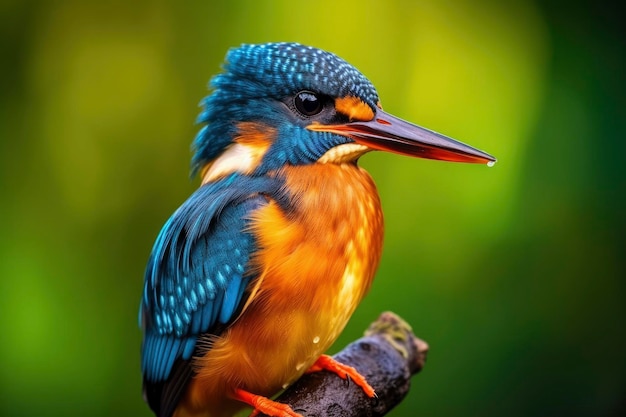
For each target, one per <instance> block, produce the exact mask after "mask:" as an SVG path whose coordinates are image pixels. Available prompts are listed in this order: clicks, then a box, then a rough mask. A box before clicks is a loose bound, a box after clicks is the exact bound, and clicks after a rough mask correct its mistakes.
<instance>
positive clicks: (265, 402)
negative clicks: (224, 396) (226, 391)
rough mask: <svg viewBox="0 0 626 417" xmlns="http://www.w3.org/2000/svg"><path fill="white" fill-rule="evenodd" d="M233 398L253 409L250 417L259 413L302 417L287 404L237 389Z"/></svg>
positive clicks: (282, 416) (276, 416)
mask: <svg viewBox="0 0 626 417" xmlns="http://www.w3.org/2000/svg"><path fill="white" fill-rule="evenodd" d="M233 398H234V399H236V400H239V401H241V402H244V403H246V404H248V405H250V406H252V407H253V408H254V411H253V412H252V414H250V417H253V416H256V415H258V414H259V413H263V414H267V415H268V416H272V417H302V414H298V413H296V412H295V411H293V410H292V409H291V407H289V406H288V405H287V404H283V403H279V402H276V401H272V400H270V399H269V398H266V397H263V396H261V395H256V394H252V393H251V392H248V391H244V390H242V389H239V388H237V389H236V390H235V392H234V395H233Z"/></svg>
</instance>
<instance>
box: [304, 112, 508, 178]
mask: <svg viewBox="0 0 626 417" xmlns="http://www.w3.org/2000/svg"><path fill="white" fill-rule="evenodd" d="M308 128H309V129H311V130H318V131H327V132H333V133H336V134H339V135H343V136H347V137H349V138H351V139H353V140H354V141H355V142H357V143H360V144H362V145H365V146H367V147H369V148H372V149H377V150H381V151H389V152H394V153H398V154H402V155H408V156H414V157H418V158H426V159H438V160H442V161H453V162H471V163H481V164H487V165H489V166H491V165H493V164H494V163H495V162H496V158H494V157H493V156H491V155H489V154H488V153H485V152H483V151H480V150H478V149H476V148H473V147H471V146H468V145H466V144H464V143H462V142H459V141H456V140H454V139H452V138H449V137H447V136H444V135H442V134H439V133H437V132H433V131H432V130H428V129H425V128H423V127H421V126H417V125H414V124H413V123H409V122H406V121H404V120H402V119H400V118H398V117H395V116H393V115H391V114H389V113H386V112H384V111H383V110H381V109H376V114H375V116H374V118H373V119H372V120H370V121H366V122H364V121H354V122H349V123H346V124H342V125H321V124H313V125H310V126H308Z"/></svg>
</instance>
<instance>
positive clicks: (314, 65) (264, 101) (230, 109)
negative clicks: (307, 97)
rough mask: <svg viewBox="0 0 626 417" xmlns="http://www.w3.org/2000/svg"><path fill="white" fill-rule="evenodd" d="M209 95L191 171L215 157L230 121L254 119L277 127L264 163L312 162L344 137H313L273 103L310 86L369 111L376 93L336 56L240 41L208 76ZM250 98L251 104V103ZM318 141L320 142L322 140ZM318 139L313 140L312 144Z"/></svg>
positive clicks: (232, 130) (231, 128) (227, 140)
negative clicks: (352, 99) (348, 98)
mask: <svg viewBox="0 0 626 417" xmlns="http://www.w3.org/2000/svg"><path fill="white" fill-rule="evenodd" d="M320 86H321V87H322V88H323V90H320ZM210 87H212V89H213V93H212V94H211V95H210V96H208V97H207V98H206V99H204V100H203V103H202V104H203V106H204V110H203V111H202V113H201V114H200V115H199V117H198V122H199V123H205V124H206V125H205V126H204V127H203V128H202V129H201V130H200V132H199V133H198V135H197V136H196V138H195V140H194V143H193V148H194V150H195V154H194V156H193V159H192V174H196V173H197V172H198V170H199V169H201V168H202V167H203V166H204V165H205V164H206V163H208V162H209V161H211V160H213V159H214V158H216V157H217V156H218V155H219V154H220V153H222V152H223V151H224V149H225V148H226V147H227V146H228V145H230V144H231V141H232V138H233V137H234V136H235V134H236V124H235V122H245V121H258V122H262V123H264V124H266V125H268V126H272V127H276V128H280V129H281V134H280V135H279V136H280V137H281V138H288V139H289V143H283V144H279V145H278V146H282V147H283V148H284V149H281V150H279V152H276V153H274V154H272V155H268V156H269V157H270V158H274V159H275V161H273V162H272V161H268V164H269V165H270V167H271V165H275V166H279V165H280V164H284V163H302V162H308V161H309V160H310V162H313V161H314V160H315V159H317V158H319V157H320V156H321V154H323V152H324V151H325V150H327V149H328V148H329V147H332V146H336V145H337V144H339V143H341V142H342V141H344V142H345V141H346V139H345V138H344V137H336V138H331V137H329V136H330V135H320V134H317V135H316V138H312V137H311V135H309V134H308V132H306V131H304V126H303V125H302V124H300V125H298V123H297V121H296V120H286V119H285V112H284V111H282V110H284V109H281V108H278V107H277V104H276V103H280V102H282V100H284V99H285V98H286V97H290V96H293V95H294V94H296V93H297V92H298V91H301V90H313V91H315V92H317V93H321V94H325V95H327V96H330V97H346V96H354V97H359V98H360V99H361V100H362V101H363V102H364V103H366V104H368V105H369V106H370V107H371V108H372V109H374V108H375V107H376V105H377V103H378V93H377V92H376V89H375V88H374V86H373V85H372V83H371V82H370V81H369V80H368V79H367V78H366V77H365V76H364V75H363V74H361V73H360V72H359V71H358V70H357V69H356V68H354V67H353V66H352V65H350V64H349V63H347V62H346V61H344V60H343V59H341V58H339V57H338V56H336V55H334V54H332V53H330V52H326V51H323V50H320V49H317V48H313V47H310V46H304V45H300V44H297V43H267V44H261V45H242V46H241V47H239V48H235V49H231V50H230V51H229V52H228V54H227V56H226V63H225V65H224V72H223V73H222V74H219V75H217V76H216V77H214V78H213V79H212V80H211V83H210ZM252 102H254V103H252ZM322 139H323V142H322V141H321V140H322ZM315 140H317V142H315Z"/></svg>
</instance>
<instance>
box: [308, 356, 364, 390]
mask: <svg viewBox="0 0 626 417" xmlns="http://www.w3.org/2000/svg"><path fill="white" fill-rule="evenodd" d="M323 370H326V371H330V372H333V373H335V374H337V375H338V376H339V377H340V378H342V379H346V380H348V381H350V379H352V381H353V382H354V383H355V384H356V385H358V386H359V387H361V389H362V390H363V392H365V395H367V396H368V397H370V398H373V397H376V392H375V391H374V388H372V386H371V385H370V384H368V383H367V381H366V380H365V377H363V375H361V374H360V373H359V372H358V371H357V370H356V369H354V368H353V367H351V366H348V365H344V364H343V363H341V362H337V361H336V360H334V359H333V358H332V357H330V356H328V355H322V356H320V357H319V358H317V360H316V361H315V363H314V364H313V365H312V366H311V367H310V368H309V369H308V370H307V371H306V373H312V372H319V371H323Z"/></svg>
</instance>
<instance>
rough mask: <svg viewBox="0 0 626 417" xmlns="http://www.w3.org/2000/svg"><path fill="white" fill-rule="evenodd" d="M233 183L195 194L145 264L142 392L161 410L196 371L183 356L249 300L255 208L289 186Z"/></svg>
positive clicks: (168, 410)
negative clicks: (252, 220)
mask: <svg viewBox="0 0 626 417" xmlns="http://www.w3.org/2000/svg"><path fill="white" fill-rule="evenodd" d="M231 184H232V178H230V179H226V180H224V181H222V182H219V183H210V184H206V185H204V186H202V187H200V188H199V189H198V190H197V191H196V192H195V193H194V194H192V195H191V196H190V197H189V199H188V200H187V201H185V203H183V204H182V205H181V207H180V208H179V209H178V210H176V212H175V213H174V214H173V215H172V216H171V217H170V218H169V219H168V220H167V222H166V223H165V225H164V226H163V229H162V230H161V232H160V233H159V235H158V237H157V239H156V241H155V244H154V247H153V249H152V253H151V255H150V258H149V261H148V265H147V267H146V274H145V284H144V293H143V297H142V302H141V307H140V314H139V317H140V325H141V327H142V328H143V330H144V340H143V343H142V372H143V375H144V393H145V395H146V397H147V400H148V402H149V404H150V406H151V407H152V409H153V410H154V411H155V412H156V413H157V415H160V416H161V415H168V416H169V415H171V413H172V412H173V411H174V410H175V407H176V404H172V402H176V403H177V402H178V400H179V398H180V395H182V392H183V390H184V387H185V386H186V384H187V382H188V381H187V379H189V378H190V377H191V376H192V375H193V372H192V371H190V370H184V369H183V368H185V367H188V368H190V365H189V364H188V363H185V362H188V361H189V360H190V359H191V357H192V355H193V354H194V351H196V349H197V348H198V346H197V345H196V342H197V341H198V339H199V337H200V336H201V335H203V334H207V333H209V334H219V333H220V332H221V331H223V329H224V328H226V327H227V326H228V324H229V323H230V322H231V321H232V320H234V319H235V318H236V315H237V314H239V312H240V311H241V309H242V308H243V306H244V305H246V301H247V300H248V297H249V295H250V293H249V289H248V287H249V284H250V282H251V281H252V280H253V279H254V275H252V274H249V273H247V270H246V267H247V264H248V261H249V259H250V256H251V254H252V253H254V251H255V249H256V243H255V241H254V236H252V234H250V233H249V232H248V230H249V224H248V223H249V221H250V220H249V219H250V214H251V213H253V212H254V211H255V210H257V209H258V208H259V207H261V206H263V205H265V204H267V201H268V198H269V197H267V196H269V195H274V196H275V195H279V193H280V192H281V190H282V189H284V188H282V187H281V184H280V182H279V181H278V180H276V179H268V178H262V179H261V178H250V177H240V178H238V180H237V187H233V186H232V185H231ZM190 369H191V368H190ZM180 378H185V381H181V380H180ZM165 394H167V395H165ZM164 401H167V403H163V402H164Z"/></svg>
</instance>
